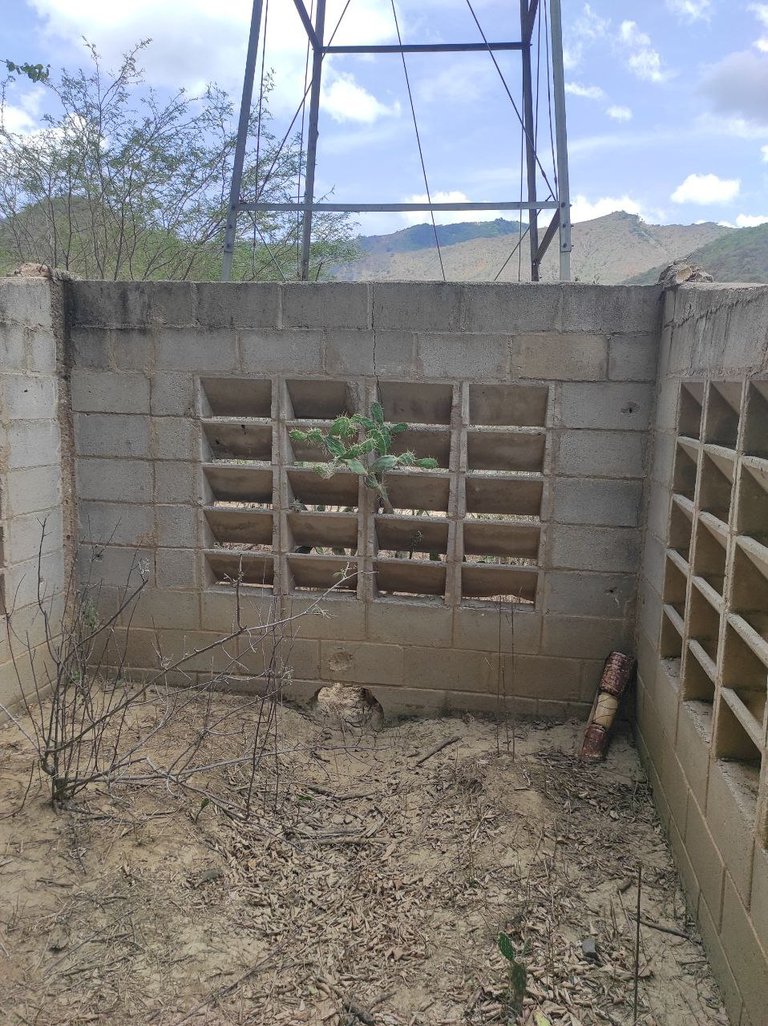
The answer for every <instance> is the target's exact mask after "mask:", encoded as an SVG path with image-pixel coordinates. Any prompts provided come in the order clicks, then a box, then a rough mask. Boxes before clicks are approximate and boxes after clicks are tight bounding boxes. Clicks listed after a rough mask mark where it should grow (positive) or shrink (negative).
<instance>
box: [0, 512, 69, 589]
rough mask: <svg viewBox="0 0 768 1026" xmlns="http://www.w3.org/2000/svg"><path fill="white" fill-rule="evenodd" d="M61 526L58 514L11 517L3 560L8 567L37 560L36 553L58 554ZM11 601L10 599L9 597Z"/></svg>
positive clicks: (60, 542) (61, 533)
mask: <svg viewBox="0 0 768 1026" xmlns="http://www.w3.org/2000/svg"><path fill="white" fill-rule="evenodd" d="M62 544H63V526H62V521H61V511H60V510H58V509H53V510H51V511H50V512H49V513H47V514H45V513H32V514H29V515H27V516H14V517H11V518H9V520H8V521H7V522H6V537H5V539H4V545H3V548H4V557H5V561H6V563H7V564H13V563H23V562H25V561H26V560H29V559H36V558H37V556H38V553H40V552H42V553H43V554H46V555H47V554H48V553H53V552H55V553H59V554H60V553H61V547H62ZM11 597H12V596H11Z"/></svg>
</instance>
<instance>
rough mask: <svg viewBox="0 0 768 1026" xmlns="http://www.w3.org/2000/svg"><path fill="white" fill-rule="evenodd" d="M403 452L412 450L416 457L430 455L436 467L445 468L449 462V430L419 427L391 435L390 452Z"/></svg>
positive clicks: (396, 454) (397, 454) (399, 453)
mask: <svg viewBox="0 0 768 1026" xmlns="http://www.w3.org/2000/svg"><path fill="white" fill-rule="evenodd" d="M404 452H412V453H413V455H414V456H415V457H416V458H417V459H425V458H428V457H431V458H432V459H433V460H437V465H438V467H441V468H442V469H445V470H447V469H448V467H449V466H450V462H451V435H450V432H449V431H439V430H434V429H432V430H430V429H429V428H427V427H420V428H409V429H408V431H403V432H401V433H400V434H398V435H393V437H392V453H393V454H394V455H395V456H400V455H401V454H402V453H404Z"/></svg>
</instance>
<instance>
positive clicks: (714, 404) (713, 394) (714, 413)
mask: <svg viewBox="0 0 768 1026" xmlns="http://www.w3.org/2000/svg"><path fill="white" fill-rule="evenodd" d="M741 392H742V384H741V382H740V381H711V382H710V383H709V388H708V393H707V416H706V426H705V429H704V439H705V441H707V442H713V443H714V444H715V445H723V446H727V447H729V448H731V449H735V448H736V442H737V440H738V437H739V413H740V411H741Z"/></svg>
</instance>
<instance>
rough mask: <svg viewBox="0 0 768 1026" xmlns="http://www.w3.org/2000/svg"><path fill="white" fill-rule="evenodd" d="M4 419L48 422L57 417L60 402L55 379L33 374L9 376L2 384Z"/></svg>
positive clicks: (1, 394)
mask: <svg viewBox="0 0 768 1026" xmlns="http://www.w3.org/2000/svg"><path fill="white" fill-rule="evenodd" d="M0 398H1V399H2V403H3V413H4V419H5V420H6V421H11V420H48V419H49V418H50V417H52V416H54V415H55V412H56V407H57V403H58V401H59V388H58V382H57V381H56V379H55V378H49V377H34V376H33V375H31V374H8V375H5V376H4V377H3V379H2V382H0Z"/></svg>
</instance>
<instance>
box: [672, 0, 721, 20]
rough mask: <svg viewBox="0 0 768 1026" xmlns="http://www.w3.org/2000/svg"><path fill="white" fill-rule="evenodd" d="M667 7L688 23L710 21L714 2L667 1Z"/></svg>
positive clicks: (693, 0)
mask: <svg viewBox="0 0 768 1026" xmlns="http://www.w3.org/2000/svg"><path fill="white" fill-rule="evenodd" d="M667 7H668V8H669V9H670V11H672V13H673V14H679V15H680V17H681V18H685V20H686V21H698V20H699V19H703V20H705V21H708V20H709V15H710V13H711V7H712V0H667Z"/></svg>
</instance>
